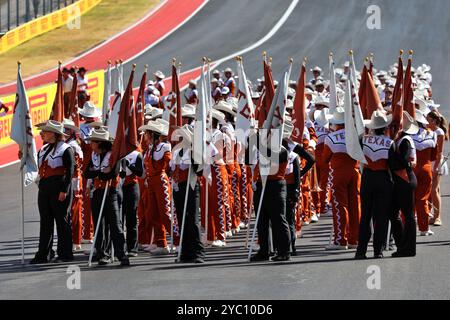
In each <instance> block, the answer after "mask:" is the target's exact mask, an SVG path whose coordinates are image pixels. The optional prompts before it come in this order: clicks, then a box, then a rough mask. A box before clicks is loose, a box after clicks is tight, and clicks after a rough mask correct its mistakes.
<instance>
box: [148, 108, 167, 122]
mask: <svg viewBox="0 0 450 320" xmlns="http://www.w3.org/2000/svg"><path fill="white" fill-rule="evenodd" d="M162 114H163V109H161V108H153V109H152V110H151V111H150V112H149V113H146V114H145V118H146V119H147V120H154V119H157V118H160V117H162Z"/></svg>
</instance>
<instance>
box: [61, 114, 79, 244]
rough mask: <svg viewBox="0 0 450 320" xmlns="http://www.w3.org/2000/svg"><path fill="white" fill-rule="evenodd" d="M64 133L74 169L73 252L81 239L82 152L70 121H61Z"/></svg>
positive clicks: (72, 208)
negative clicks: (70, 150) (73, 161)
mask: <svg viewBox="0 0 450 320" xmlns="http://www.w3.org/2000/svg"><path fill="white" fill-rule="evenodd" d="M63 126H64V132H65V133H66V135H67V138H66V143H67V144H68V145H69V146H70V147H71V148H72V151H73V154H74V158H75V167H74V173H73V177H72V193H73V196H72V206H71V217H72V240H73V250H74V251H79V250H81V239H82V236H83V234H82V231H83V213H82V211H83V188H82V174H81V166H82V165H83V150H81V146H80V142H79V141H78V139H77V133H79V132H80V129H79V128H78V127H77V126H75V123H74V122H73V121H72V120H70V119H64V120H63Z"/></svg>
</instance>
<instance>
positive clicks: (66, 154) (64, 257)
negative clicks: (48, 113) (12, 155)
mask: <svg viewBox="0 0 450 320" xmlns="http://www.w3.org/2000/svg"><path fill="white" fill-rule="evenodd" d="M38 129H40V130H41V132H42V135H41V136H42V137H43V141H44V146H43V147H42V148H41V150H39V152H38V154H37V158H38V159H37V160H38V167H39V193H38V207H39V215H40V231H39V250H38V252H37V253H36V255H35V257H34V258H33V259H32V260H31V261H30V264H38V263H47V262H49V260H50V259H52V258H53V257H52V255H54V252H53V249H52V247H53V229H54V223H55V222H56V231H57V233H58V249H57V253H58V258H57V260H56V261H59V262H67V261H72V260H73V253H72V230H71V228H70V208H69V203H70V199H71V194H70V193H69V192H70V185H71V182H72V177H73V172H74V167H75V159H74V156H73V151H72V148H71V147H70V146H69V145H68V144H67V143H65V142H64V127H63V125H62V123H60V122H57V121H53V120H48V121H47V122H46V123H45V124H42V125H39V126H38ZM22 156H23V155H22V154H21V153H20V152H19V158H22Z"/></svg>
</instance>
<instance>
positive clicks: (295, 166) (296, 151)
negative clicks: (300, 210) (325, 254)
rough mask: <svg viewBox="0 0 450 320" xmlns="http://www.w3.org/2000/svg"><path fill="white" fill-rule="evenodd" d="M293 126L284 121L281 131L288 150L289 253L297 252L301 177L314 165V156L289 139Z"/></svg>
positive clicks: (287, 218) (287, 219) (294, 253)
mask: <svg viewBox="0 0 450 320" xmlns="http://www.w3.org/2000/svg"><path fill="white" fill-rule="evenodd" d="M293 129H294V126H293V125H292V124H291V123H288V122H287V121H286V122H285V125H284V132H283V142H282V143H283V146H284V147H285V148H286V150H287V151H288V153H289V154H288V165H287V167H286V175H285V179H286V221H287V223H288V225H289V235H290V239H291V255H294V256H295V255H296V254H297V248H296V247H295V240H296V238H297V232H296V231H297V230H296V223H295V222H296V221H295V219H296V214H297V207H298V202H299V198H300V187H301V182H302V181H301V179H302V177H303V176H304V175H305V174H306V173H307V172H308V171H309V170H310V169H311V168H312V166H313V165H314V158H313V157H312V156H311V154H310V153H308V152H307V151H306V150H305V149H304V148H303V146H301V145H299V144H297V143H295V142H294V141H292V140H291V136H292V132H293ZM301 160H305V165H304V166H303V168H301Z"/></svg>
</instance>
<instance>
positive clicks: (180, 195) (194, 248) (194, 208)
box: [173, 182, 205, 260]
mask: <svg viewBox="0 0 450 320" xmlns="http://www.w3.org/2000/svg"><path fill="white" fill-rule="evenodd" d="M186 187H187V182H181V183H180V184H178V191H174V193H173V200H174V202H175V211H176V213H177V218H178V223H179V229H180V233H181V229H182V224H183V209H184V199H185V196H186ZM199 207H200V188H199V186H198V183H197V184H196V185H195V189H194V190H192V189H191V188H190V187H189V191H188V200H187V207H186V216H185V218H184V223H185V226H184V230H183V244H182V248H181V260H191V259H195V258H203V257H204V255H205V249H204V247H203V244H202V242H201V240H200V227H199Z"/></svg>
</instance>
